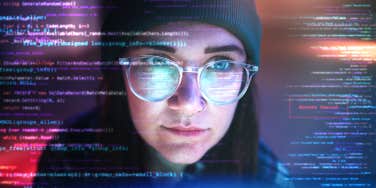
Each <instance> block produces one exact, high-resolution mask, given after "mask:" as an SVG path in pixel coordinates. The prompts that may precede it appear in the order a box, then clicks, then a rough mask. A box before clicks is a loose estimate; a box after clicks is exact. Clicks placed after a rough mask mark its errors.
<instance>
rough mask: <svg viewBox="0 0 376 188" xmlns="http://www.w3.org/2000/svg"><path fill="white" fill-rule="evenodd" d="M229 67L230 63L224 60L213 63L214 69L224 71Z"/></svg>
mask: <svg viewBox="0 0 376 188" xmlns="http://www.w3.org/2000/svg"><path fill="white" fill-rule="evenodd" d="M229 68H230V63H229V62H226V61H222V62H218V63H215V64H214V69H216V70H221V71H225V70H228V69H229Z"/></svg>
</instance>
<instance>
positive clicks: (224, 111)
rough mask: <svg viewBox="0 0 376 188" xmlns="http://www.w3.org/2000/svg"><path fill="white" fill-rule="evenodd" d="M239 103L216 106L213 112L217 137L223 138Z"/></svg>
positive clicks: (212, 116)
mask: <svg viewBox="0 0 376 188" xmlns="http://www.w3.org/2000/svg"><path fill="white" fill-rule="evenodd" d="M236 106H237V104H236V103H235V104H230V105H226V106H215V107H213V111H212V113H211V119H212V121H213V128H214V129H215V134H216V138H217V139H220V138H222V137H223V136H224V135H225V133H226V132H227V130H228V129H229V127H230V125H231V122H232V120H233V117H234V112H235V109H236Z"/></svg>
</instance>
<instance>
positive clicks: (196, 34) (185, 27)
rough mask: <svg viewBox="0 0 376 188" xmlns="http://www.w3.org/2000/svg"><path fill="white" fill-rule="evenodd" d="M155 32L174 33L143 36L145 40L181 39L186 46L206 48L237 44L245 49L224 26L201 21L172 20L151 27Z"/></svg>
mask: <svg viewBox="0 0 376 188" xmlns="http://www.w3.org/2000/svg"><path fill="white" fill-rule="evenodd" d="M150 31H153V32H159V33H167V32H171V33H173V34H174V32H175V34H174V35H172V36H169V35H159V36H158V35H153V36H147V37H142V39H143V40H155V41H161V40H163V41H180V42H184V44H186V46H185V47H193V48H205V47H208V46H223V45H228V44H232V45H237V46H239V47H240V48H242V49H244V47H243V44H242V42H241V41H240V40H239V39H238V38H237V37H236V36H235V35H233V34H232V33H230V32H229V31H227V30H226V29H224V28H221V27H218V26H215V25H210V24H206V23H200V22H191V21H181V22H170V23H166V24H163V25H159V26H156V27H153V28H151V29H150Z"/></svg>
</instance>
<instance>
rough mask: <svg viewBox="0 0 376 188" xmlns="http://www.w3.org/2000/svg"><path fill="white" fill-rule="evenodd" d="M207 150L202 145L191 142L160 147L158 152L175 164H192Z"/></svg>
mask: <svg viewBox="0 0 376 188" xmlns="http://www.w3.org/2000/svg"><path fill="white" fill-rule="evenodd" d="M206 152H207V149H206V148H203V147H202V146H195V145H191V144H174V145H169V146H168V147H166V146H164V148H161V150H160V151H159V153H160V154H161V155H162V156H163V157H164V158H165V159H166V160H168V161H170V162H172V163H177V164H187V165H188V164H193V163H195V162H197V161H199V160H200V159H201V158H202V157H203V156H204V155H205V153H206Z"/></svg>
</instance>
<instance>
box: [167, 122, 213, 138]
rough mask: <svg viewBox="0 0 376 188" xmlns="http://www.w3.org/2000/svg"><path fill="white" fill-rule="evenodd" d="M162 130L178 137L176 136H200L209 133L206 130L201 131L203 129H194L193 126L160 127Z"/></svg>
mask: <svg viewBox="0 0 376 188" xmlns="http://www.w3.org/2000/svg"><path fill="white" fill-rule="evenodd" d="M162 128H163V129H164V130H166V131H168V132H169V133H171V134H174V135H178V136H187V137H194V136H201V135H204V134H205V133H207V132H208V131H209V129H208V128H206V129H203V128H199V127H194V126H189V127H185V126H182V125H178V126H173V127H165V126H162Z"/></svg>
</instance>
